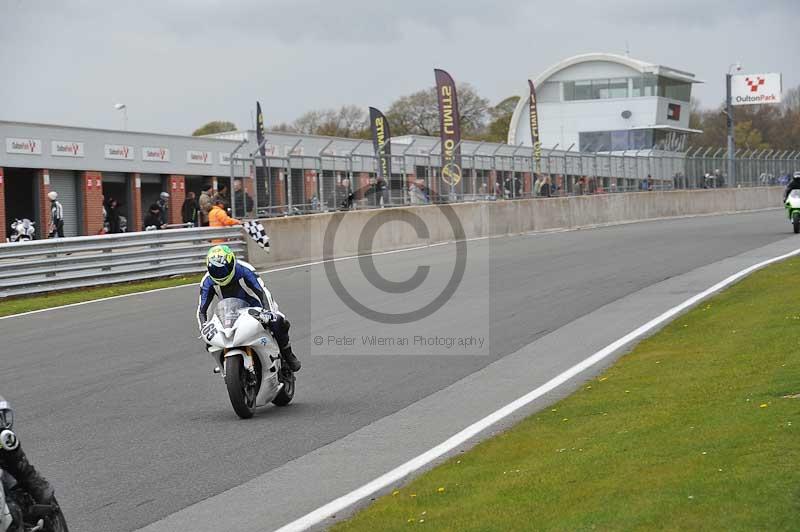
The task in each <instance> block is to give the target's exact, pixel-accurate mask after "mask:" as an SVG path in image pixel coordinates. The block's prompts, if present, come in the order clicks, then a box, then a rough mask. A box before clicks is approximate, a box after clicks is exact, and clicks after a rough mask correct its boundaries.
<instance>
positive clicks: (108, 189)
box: [103, 172, 138, 231]
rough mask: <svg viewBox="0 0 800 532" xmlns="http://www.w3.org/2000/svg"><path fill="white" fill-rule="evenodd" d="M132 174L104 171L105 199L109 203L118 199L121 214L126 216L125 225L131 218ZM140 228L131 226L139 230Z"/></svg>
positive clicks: (124, 225)
mask: <svg viewBox="0 0 800 532" xmlns="http://www.w3.org/2000/svg"><path fill="white" fill-rule="evenodd" d="M130 179H132V176H131V175H130V174H126V173H124V172H103V201H104V202H105V203H106V204H108V203H110V202H111V200H112V199H115V200H117V203H118V204H119V207H118V210H119V214H120V216H124V217H125V223H123V224H122V225H123V227H127V221H128V220H132V218H131V214H132V213H131V209H130V205H131V199H132V198H131V186H130V181H129V180H130ZM137 229H138V228H135V227H134V228H130V229H128V230H129V231H130V230H137Z"/></svg>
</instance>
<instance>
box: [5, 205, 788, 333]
mask: <svg viewBox="0 0 800 532" xmlns="http://www.w3.org/2000/svg"><path fill="white" fill-rule="evenodd" d="M775 209H777V207H775V208H773V207H770V208H766V209H754V210H749V211H731V212H723V213H711V214H687V215H685V216H667V217H662V218H651V219H648V220H624V221H621V222H610V223H607V224H595V225H588V226H582V227H568V228H556V229H543V230H535V231H526V232H524V233H512V234H505V235H488V236H476V237H473V238H467V239H464V240H463V242H476V241H479V240H489V239H494V238H508V237H516V236H536V235H548V234H553V233H569V232H572V231H581V230H586V229H600V228H603V227H613V226H617V225H631V224H635V223H643V222H658V221H664V220H682V219H686V218H702V217H706V216H721V215H731V214H749V213H756V212H763V211H770V210H775ZM455 242H456V240H445V241H444V242H434V243H431V244H425V245H422V246H415V247H411V248H402V249H393V250H389V251H380V252H376V253H364V254H361V255H348V256H347V257H338V258H334V259H323V260H317V261H312V262H304V263H301V264H293V265H290V266H282V267H279V268H273V269H271V270H264V271H262V272H258V273H259V275H261V274H265V273H277V272H283V271H288V270H294V269H297V268H308V267H310V266H318V265H320V264H325V263H326V262H339V261H344V260H353V259H357V258H359V257H378V256H381V255H390V254H392V253H404V252H407V251H417V250H420V249H425V248H432V247H437V246H446V245H448V244H454V243H455ZM459 242H461V241H459ZM198 273H200V272H198ZM96 286H97V287H100V286H106V285H96ZM109 286H113V284H111V285H109ZM188 286H195V283H186V284H179V285H177V286H166V287H164V288H154V289H152V290H142V291H141V292H131V293H130V294H120V295H117V296H109V297H102V298H99V299H90V300H88V301H80V302H78V303H69V304H67V305H59V306H57V307H48V308H40V309H37V310H29V311H27V312H20V313H18V314H9V315H8V316H0V321H3V320H9V319H11V318H21V317H23V316H30V315H32V314H41V313H42V312H49V311H51V310H59V309H65V308H71V307H79V306H81V305H89V304H91V303H100V302H103V301H111V300H113V299H121V298H123V297H131V296H138V295H142V294H153V293H156V292H163V291H166V290H175V289H177V288H186V287H188ZM85 288H94V287H85ZM45 294H46V292H45Z"/></svg>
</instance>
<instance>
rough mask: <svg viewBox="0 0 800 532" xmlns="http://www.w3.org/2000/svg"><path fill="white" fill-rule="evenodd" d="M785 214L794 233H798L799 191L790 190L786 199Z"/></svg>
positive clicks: (799, 216) (799, 223)
mask: <svg viewBox="0 0 800 532" xmlns="http://www.w3.org/2000/svg"><path fill="white" fill-rule="evenodd" d="M786 214H787V216H788V217H789V222H791V224H792V227H793V228H794V232H795V233H800V190H792V191H791V192H789V196H788V197H787V198H786Z"/></svg>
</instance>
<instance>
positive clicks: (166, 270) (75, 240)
mask: <svg viewBox="0 0 800 532" xmlns="http://www.w3.org/2000/svg"><path fill="white" fill-rule="evenodd" d="M246 238H247V236H246V235H245V232H244V231H243V229H242V228H241V227H240V226H234V227H220V228H217V227H202V228H192V229H168V230H163V231H144V232H140V233H122V234H114V235H100V236H84V237H72V238H58V239H48V240H33V241H30V242H17V243H13V244H11V243H9V244H0V299H2V298H5V297H12V296H20V295H28V294H38V293H44V292H52V291H57V290H69V289H74V288H82V287H86V286H96V285H103V284H111V283H120V282H127V281H138V280H143V279H152V278H156V277H168V276H171V275H182V274H190V273H199V272H201V271H203V270H204V268H205V256H206V252H207V251H208V248H209V246H210V243H211V241H212V240H213V241H225V243H226V244H227V245H229V246H230V247H231V249H233V250H234V251H235V252H236V254H237V255H238V256H240V257H244V258H245V259H246V257H247V242H246V240H245V239H246Z"/></svg>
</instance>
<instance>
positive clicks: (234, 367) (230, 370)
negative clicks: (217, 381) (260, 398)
mask: <svg viewBox="0 0 800 532" xmlns="http://www.w3.org/2000/svg"><path fill="white" fill-rule="evenodd" d="M249 373H250V372H249V371H247V370H246V369H245V367H244V361H243V360H242V357H241V356H232V357H228V358H226V359H225V386H226V387H227V388H228V397H229V398H230V400H231V406H233V411H234V412H236V415H237V416H239V417H240V418H242V419H249V418H251V417H253V414H254V413H255V411H256V391H255V390H252V391H250V390H248V385H247V379H248V374H249ZM248 392H250V393H248Z"/></svg>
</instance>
